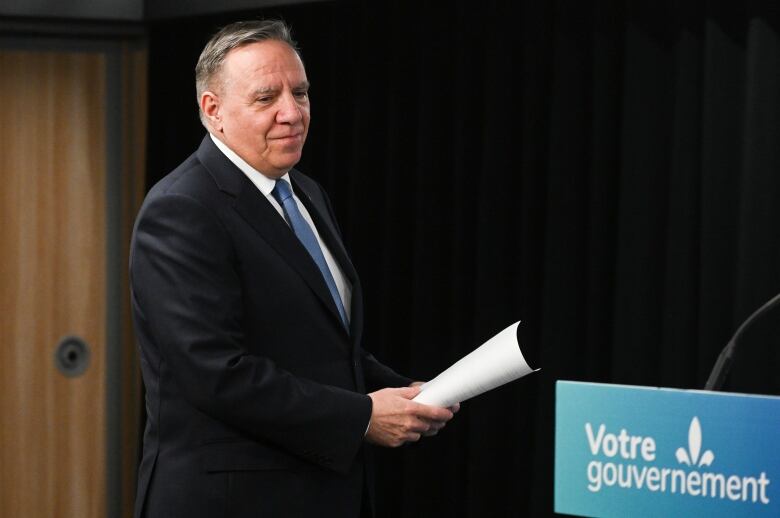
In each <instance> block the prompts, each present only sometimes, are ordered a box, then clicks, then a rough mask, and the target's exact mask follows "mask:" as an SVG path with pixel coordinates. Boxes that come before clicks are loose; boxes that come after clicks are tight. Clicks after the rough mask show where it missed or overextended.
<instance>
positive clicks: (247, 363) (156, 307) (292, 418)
mask: <svg viewBox="0 0 780 518" xmlns="http://www.w3.org/2000/svg"><path fill="white" fill-rule="evenodd" d="M132 250H133V252H132V256H131V272H130V273H131V283H132V289H133V297H134V300H133V302H134V304H135V305H136V309H137V311H136V312H137V314H138V315H139V319H140V320H142V321H143V325H144V328H145V329H146V331H147V332H148V335H149V336H150V338H151V340H149V341H150V342H151V345H149V346H150V347H156V348H157V349H158V351H157V352H158V354H159V357H160V358H161V361H162V362H165V363H166V364H167V365H168V366H169V368H170V371H171V372H172V373H173V377H174V380H175V382H176V384H177V385H178V387H179V390H181V392H182V393H183V395H184V397H185V398H186V399H187V400H188V401H190V403H191V404H193V405H194V406H195V407H197V408H198V409H200V410H201V411H202V412H204V413H206V414H207V415H210V416H212V417H213V418H215V419H218V420H220V421H222V422H224V423H226V424H228V425H229V426H231V427H233V428H235V429H237V430H240V431H241V432H243V433H245V434H247V435H249V436H250V437H255V438H257V439H259V440H263V441H267V442H270V443H272V444H276V445H278V446H279V447H281V448H282V449H285V450H287V451H289V452H290V453H293V454H295V455H298V456H300V457H303V458H305V459H307V460H309V461H311V462H315V463H318V464H321V465H322V466H324V467H328V468H331V469H333V470H336V471H339V472H346V471H347V470H348V469H349V466H350V464H351V463H352V461H353V459H354V457H355V455H356V454H357V451H358V449H359V448H360V444H361V442H362V440H363V433H364V431H365V426H366V423H367V422H368V420H369V418H370V415H371V400H370V398H368V397H367V396H365V395H361V394H357V393H354V392H351V391H348V390H344V389H341V388H338V387H333V386H327V385H323V384H319V383H316V382H313V381H310V380H307V379H304V378H299V377H296V376H295V375H293V374H291V373H290V372H287V371H285V370H283V369H281V368H279V367H277V366H276V365H275V364H274V362H273V361H271V360H270V359H268V358H265V357H261V356H257V355H250V354H247V352H246V349H245V347H244V346H243V340H244V336H243V331H242V321H243V319H244V317H245V315H243V305H242V300H241V299H242V286H241V282H240V279H239V276H238V274H237V271H236V268H235V266H234V264H235V260H236V258H235V256H234V251H233V244H232V242H231V239H230V237H229V235H228V233H227V231H226V230H225V228H224V227H223V226H222V223H221V222H220V220H219V219H218V218H217V216H216V214H214V213H213V212H212V211H211V210H210V209H209V208H207V207H205V206H203V205H202V204H201V203H200V202H198V201H197V200H195V199H193V198H190V197H187V196H184V195H180V194H164V195H158V196H156V197H152V198H150V199H149V200H148V202H147V203H146V204H145V205H144V208H143V209H142V211H141V214H140V215H139V219H138V222H137V224H136V230H135V235H134V243H133V247H132Z"/></svg>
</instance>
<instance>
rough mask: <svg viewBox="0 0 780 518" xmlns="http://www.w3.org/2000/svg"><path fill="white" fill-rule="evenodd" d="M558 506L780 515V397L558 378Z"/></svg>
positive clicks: (601, 513)
mask: <svg viewBox="0 0 780 518" xmlns="http://www.w3.org/2000/svg"><path fill="white" fill-rule="evenodd" d="M555 416H556V421H555V512H556V513H563V514H570V515H575V516H592V517H625V516H686V517H689V516H707V517H718V516H724V517H725V516H728V517H735V516H751V517H755V516H774V517H778V516H780V398H778V397H770V396H759V395H744V394H730V393H723V392H706V391H700V390H676V389H664V388H650V387H635V386H627V385H608V384H599V383H581V382H571V381H558V382H557V384H556V409H555Z"/></svg>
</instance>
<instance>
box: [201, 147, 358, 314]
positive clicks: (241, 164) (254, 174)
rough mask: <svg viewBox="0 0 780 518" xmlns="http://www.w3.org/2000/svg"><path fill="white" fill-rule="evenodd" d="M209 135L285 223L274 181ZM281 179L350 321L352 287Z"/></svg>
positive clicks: (296, 198)
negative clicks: (314, 238) (313, 238)
mask: <svg viewBox="0 0 780 518" xmlns="http://www.w3.org/2000/svg"><path fill="white" fill-rule="evenodd" d="M209 135H210V136H211V140H213V141H214V145H215V146H217V148H218V149H219V150H220V151H222V153H223V154H224V155H225V156H226V157H227V158H228V160H230V161H231V162H233V163H234V164H235V165H236V167H238V168H239V169H240V170H241V172H242V173H244V174H245V175H246V177H247V178H249V180H250V181H251V182H252V183H253V184H255V186H256V187H257V188H258V190H259V191H260V192H261V193H262V194H263V195H264V196H265V197H266V199H267V200H268V201H269V202H270V203H271V205H273V207H274V208H275V209H276V212H278V213H279V216H280V217H281V218H282V220H283V221H284V222H285V223H287V219H285V217H284V211H283V210H282V207H281V205H279V202H277V201H276V198H274V197H273V195H272V194H271V191H273V190H274V187H275V186H276V180H274V179H273V178H268V177H267V176H265V175H264V174H263V173H261V172H260V171H258V170H257V169H255V168H254V167H252V166H251V165H249V164H247V163H246V162H245V161H244V159H242V158H241V157H240V156H238V155H237V154H236V153H235V152H234V151H233V150H232V149H230V148H229V147H228V146H227V145H226V144H225V143H224V142H222V141H221V140H219V139H218V138H217V137H215V136H214V135H213V134H211V133H210V134H209ZM282 179H283V180H286V181H287V183H289V184H290V190H291V191H292V193H293V199H294V200H295V203H296V205H298V210H299V211H300V212H301V215H303V218H304V219H305V220H306V222H307V223H308V224H309V226H310V227H311V229H312V231H313V232H314V235H315V236H316V238H317V242H318V243H319V245H320V248H321V249H322V255H323V256H325V262H326V263H328V269H330V273H331V274H332V275H333V280H334V281H335V282H336V289H338V291H339V296H340V297H341V303H342V304H344V311H345V312H346V314H347V318H348V319H350V318H351V317H350V310H351V308H352V285H351V284H350V283H349V281H348V280H347V278H346V276H345V275H344V272H343V271H342V270H341V266H339V264H338V262H337V261H336V260H335V259H334V258H333V254H331V253H330V250H328V247H327V245H326V244H325V243H324V242H323V241H322V238H321V237H320V233H319V232H318V231H317V227H316V226H315V225H314V221H312V219H311V215H310V214H309V211H308V210H306V206H305V205H304V204H303V203H301V200H299V199H298V196H296V194H295V190H294V188H293V185H292V182H291V181H290V174H289V173H285V174H284V176H282V177H281V178H280V180H282ZM288 225H289V224H288Z"/></svg>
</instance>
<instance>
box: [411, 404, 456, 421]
mask: <svg viewBox="0 0 780 518" xmlns="http://www.w3.org/2000/svg"><path fill="white" fill-rule="evenodd" d="M414 412H415V414H417V415H418V416H419V417H422V418H425V419H428V420H430V421H449V420H450V419H452V416H453V415H454V414H453V413H452V412H451V411H450V410H449V409H448V408H438V407H434V406H428V405H418V406H416V407H415V409H414Z"/></svg>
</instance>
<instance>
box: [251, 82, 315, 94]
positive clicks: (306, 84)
mask: <svg viewBox="0 0 780 518" xmlns="http://www.w3.org/2000/svg"><path fill="white" fill-rule="evenodd" d="M310 86H311V85H310V83H309V82H308V81H303V82H301V83H299V84H297V85H295V86H294V87H293V88H292V89H293V90H301V89H303V90H308V89H309V87H310ZM278 91H279V89H278V88H276V87H273V86H268V87H265V88H256V89H255V90H253V91H252V97H260V96H262V95H268V94H275V93H276V92H278Z"/></svg>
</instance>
